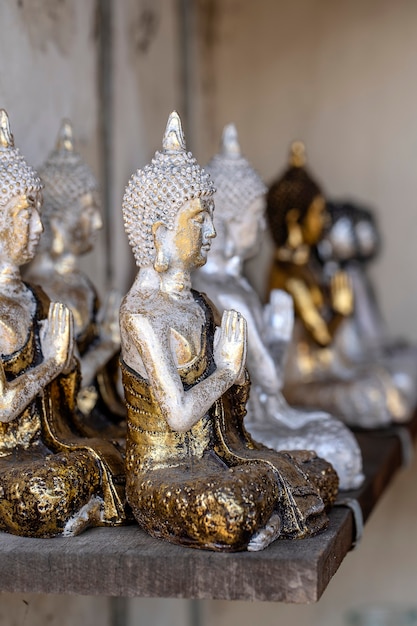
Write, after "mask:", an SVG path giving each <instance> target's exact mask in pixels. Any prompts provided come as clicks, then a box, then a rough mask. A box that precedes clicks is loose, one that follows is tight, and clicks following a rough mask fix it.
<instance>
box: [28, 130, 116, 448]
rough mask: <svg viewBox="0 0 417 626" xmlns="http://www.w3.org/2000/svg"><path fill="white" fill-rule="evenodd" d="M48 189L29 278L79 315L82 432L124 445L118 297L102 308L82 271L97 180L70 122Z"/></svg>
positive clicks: (93, 228) (95, 222)
mask: <svg viewBox="0 0 417 626" xmlns="http://www.w3.org/2000/svg"><path fill="white" fill-rule="evenodd" d="M39 175H40V177H41V180H42V182H43V185H44V190H43V196H44V204H43V210H42V221H43V224H44V233H43V235H42V237H41V240H40V245H39V249H38V252H37V255H36V257H35V259H34V261H33V262H32V264H31V266H30V268H29V272H28V276H29V278H30V280H31V281H32V282H35V283H38V284H40V285H42V288H43V289H44V290H45V291H46V293H47V294H48V296H49V297H50V298H52V299H53V300H57V301H59V302H63V303H65V304H66V305H67V306H68V307H69V308H70V309H71V311H72V313H73V316H74V333H75V338H76V343H77V354H78V357H79V361H80V364H81V374H82V386H81V389H80V391H79V393H78V397H77V406H78V412H77V415H76V424H75V426H76V428H77V430H78V431H79V432H80V434H82V435H83V436H101V437H103V438H106V439H109V440H113V441H119V442H120V443H121V445H124V438H125V435H126V421H125V414H126V411H125V407H124V401H123V397H122V393H123V391H122V387H121V376H120V370H119V351H120V331H119V306H120V300H121V298H120V296H117V294H115V293H114V292H111V293H110V294H109V296H108V297H107V299H106V301H105V303H104V304H103V305H101V304H100V301H99V297H98V294H97V291H96V289H95V287H94V285H93V283H92V282H91V280H90V279H89V278H88V276H87V275H86V274H85V272H84V271H83V269H82V268H81V267H80V260H81V258H82V257H83V256H84V255H85V254H87V253H88V252H90V251H91V250H92V249H93V247H94V243H95V240H96V236H97V233H98V231H99V230H100V229H101V228H102V225H103V224H102V218H101V214H100V205H99V190H98V184H97V180H96V178H95V176H94V175H93V173H92V171H91V169H90V168H89V166H88V165H87V164H86V163H85V161H84V159H83V158H82V157H81V155H80V154H79V153H78V152H77V151H76V150H75V147H74V139H73V131H72V126H71V123H70V122H69V121H68V120H65V121H64V122H63V123H62V126H61V129H60V131H59V134H58V141H57V144H56V148H55V149H54V150H53V151H52V152H51V154H50V155H49V157H48V158H47V160H46V162H45V163H44V164H43V165H42V167H41V168H40V169H39Z"/></svg>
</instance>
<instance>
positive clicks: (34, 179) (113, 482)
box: [0, 110, 124, 537]
mask: <svg viewBox="0 0 417 626" xmlns="http://www.w3.org/2000/svg"><path fill="white" fill-rule="evenodd" d="M0 180H1V184H0V205H1V211H0V220H1V230H0V232H1V234H0V320H1V324H0V345H1V357H0V388H1V391H0V404H1V409H0V530H3V531H7V532H10V533H13V534H17V535H26V536H29V537H50V536H54V535H59V534H64V535H73V534H77V533H79V532H81V531H82V530H83V529H84V528H87V527H88V526H102V525H116V524H120V523H121V522H122V521H123V520H124V505H123V502H124V495H123V482H124V467H123V460H122V457H121V456H120V454H119V453H118V451H117V450H116V448H115V447H114V446H113V445H112V444H110V443H109V442H107V441H103V440H100V439H99V440H96V439H82V438H80V437H78V436H76V435H74V433H73V432H72V431H71V428H70V424H71V422H72V418H73V414H74V411H75V394H76V392H77V388H78V384H79V373H78V368H77V362H76V360H75V359H74V358H73V345H74V344H73V323H72V314H71V312H70V310H69V309H68V308H67V307H66V306H65V305H64V304H59V303H49V299H48V298H47V296H46V295H45V293H44V292H43V291H42V289H40V288H39V287H34V286H31V285H29V284H27V283H25V282H23V281H22V278H21V275H20V267H21V266H22V265H24V264H25V263H27V262H28V261H30V260H31V259H32V258H33V256H34V254H35V250H36V246H37V244H38V241H39V237H40V235H41V233H42V223H41V219H40V214H39V211H40V207H41V204H42V196H41V189H42V184H41V181H40V179H39V177H38V176H37V174H36V172H35V171H34V170H33V169H32V168H31V167H30V166H29V165H27V163H26V162H25V160H24V159H23V157H22V156H21V154H20V153H19V151H18V150H17V148H15V147H14V140H13V135H12V134H11V132H10V127H9V120H8V117H7V113H6V112H5V111H4V110H1V111H0Z"/></svg>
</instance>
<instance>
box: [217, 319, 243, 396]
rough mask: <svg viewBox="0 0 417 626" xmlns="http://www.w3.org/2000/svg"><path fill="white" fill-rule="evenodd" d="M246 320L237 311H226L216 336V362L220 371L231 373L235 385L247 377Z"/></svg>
mask: <svg viewBox="0 0 417 626" xmlns="http://www.w3.org/2000/svg"><path fill="white" fill-rule="evenodd" d="M246 333H247V330H246V320H245V318H244V317H243V316H242V315H241V314H240V313H238V312H237V311H233V310H231V311H224V312H223V317H222V323H221V326H220V328H217V329H216V333H215V335H214V361H215V363H216V366H217V369H218V370H226V371H228V372H230V373H231V375H232V378H233V382H234V383H237V384H239V383H241V382H243V381H244V377H245V364H246V346H247V340H246Z"/></svg>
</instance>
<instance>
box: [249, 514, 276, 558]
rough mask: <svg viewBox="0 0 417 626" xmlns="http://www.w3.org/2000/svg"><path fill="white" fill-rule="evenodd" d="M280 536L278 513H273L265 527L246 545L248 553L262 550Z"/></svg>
mask: <svg viewBox="0 0 417 626" xmlns="http://www.w3.org/2000/svg"><path fill="white" fill-rule="evenodd" d="M280 534H281V518H280V516H279V515H278V513H273V514H272V515H271V517H270V519H269V520H268V523H267V524H266V526H264V527H263V528H261V529H260V530H258V532H257V533H255V534H254V535H253V537H252V539H251V540H250V542H249V543H248V552H257V551H259V550H263V549H264V548H266V547H267V546H269V544H270V543H272V542H273V541H275V539H278V537H279V536H280Z"/></svg>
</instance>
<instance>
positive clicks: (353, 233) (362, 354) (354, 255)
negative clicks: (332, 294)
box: [317, 202, 417, 406]
mask: <svg viewBox="0 0 417 626" xmlns="http://www.w3.org/2000/svg"><path fill="white" fill-rule="evenodd" d="M327 213H328V222H327V224H326V227H325V229H324V232H323V236H322V238H321V240H320V242H319V244H318V246H317V254H318V258H319V260H320V261H321V263H322V265H323V281H324V283H325V285H326V284H327V285H328V284H329V283H330V281H331V280H332V276H333V275H334V274H335V273H336V272H339V271H344V272H346V274H347V275H348V276H349V279H350V282H351V285H352V290H353V295H354V302H355V306H354V310H353V314H352V316H351V317H350V318H349V320H348V321H347V322H346V323H345V324H344V326H343V327H342V328H341V332H340V333H338V336H337V346H338V349H339V350H340V352H341V353H342V354H343V355H344V356H345V357H346V359H347V360H348V361H350V362H352V363H354V364H356V365H366V364H369V363H380V364H381V365H382V366H383V367H385V368H386V369H387V371H388V372H389V373H390V375H391V376H392V378H393V380H394V382H395V385H396V386H397V387H398V388H399V389H401V390H402V393H403V394H404V396H405V397H406V398H407V400H408V403H409V405H410V406H414V405H415V404H416V403H417V348H416V347H415V346H412V345H410V344H408V343H406V342H403V341H395V340H393V339H391V338H390V337H389V336H388V333H387V330H386V327H385V324H384V320H383V316H382V313H381V311H380V308H379V306H378V302H377V298H376V294H375V289H374V288H373V285H372V283H371V281H370V278H369V276H368V274H367V271H366V266H367V264H368V263H369V262H370V261H371V260H372V259H373V258H374V257H375V256H376V255H377V254H378V251H379V249H380V243H381V239H380V235H379V232H378V229H377V224H376V220H375V216H374V215H373V213H372V212H371V211H369V210H368V209H365V208H364V207H362V206H359V205H357V204H353V203H351V202H337V203H336V202H328V203H327Z"/></svg>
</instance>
